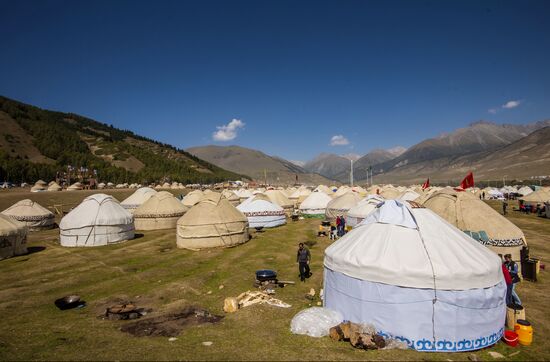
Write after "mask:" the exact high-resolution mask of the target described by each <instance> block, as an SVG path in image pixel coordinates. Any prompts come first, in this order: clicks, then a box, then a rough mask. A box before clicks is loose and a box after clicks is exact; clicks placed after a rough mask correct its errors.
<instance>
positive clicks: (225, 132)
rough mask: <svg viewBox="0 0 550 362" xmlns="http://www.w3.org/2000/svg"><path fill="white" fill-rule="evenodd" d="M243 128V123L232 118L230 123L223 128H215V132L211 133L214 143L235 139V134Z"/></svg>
mask: <svg viewBox="0 0 550 362" xmlns="http://www.w3.org/2000/svg"><path fill="white" fill-rule="evenodd" d="M243 127H244V122H243V121H241V120H240V119H236V118H233V119H232V120H231V122H229V123H228V124H225V125H223V126H217V127H216V129H217V131H216V132H214V133H212V139H213V140H214V141H221V142H227V141H231V140H234V139H235V138H237V132H238V130H239V129H240V128H243Z"/></svg>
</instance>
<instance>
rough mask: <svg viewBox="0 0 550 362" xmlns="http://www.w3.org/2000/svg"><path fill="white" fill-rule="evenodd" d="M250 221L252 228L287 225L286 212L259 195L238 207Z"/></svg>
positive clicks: (262, 195)
mask: <svg viewBox="0 0 550 362" xmlns="http://www.w3.org/2000/svg"><path fill="white" fill-rule="evenodd" d="M237 209H238V210H239V211H240V212H242V213H243V214H244V215H245V216H246V218H247V219H248V224H249V227H251V228H260V227H261V228H270V227H275V226H280V225H284V224H286V215H285V211H284V209H283V208H282V207H280V206H279V205H276V204H274V203H272V202H271V201H269V198H268V197H267V196H266V195H265V194H257V195H255V196H253V197H250V198H248V199H246V200H245V201H244V202H243V203H241V204H240V205H239V206H237Z"/></svg>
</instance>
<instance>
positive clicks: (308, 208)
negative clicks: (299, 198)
mask: <svg viewBox="0 0 550 362" xmlns="http://www.w3.org/2000/svg"><path fill="white" fill-rule="evenodd" d="M331 201H332V198H331V197H330V196H328V195H327V194H325V193H324V192H319V191H317V192H312V193H311V194H310V195H309V196H308V197H306V199H305V200H304V201H303V202H301V203H300V207H299V210H300V213H301V214H302V215H303V216H304V217H319V218H324V217H325V210H326V208H327V205H328V203H329V202H331Z"/></svg>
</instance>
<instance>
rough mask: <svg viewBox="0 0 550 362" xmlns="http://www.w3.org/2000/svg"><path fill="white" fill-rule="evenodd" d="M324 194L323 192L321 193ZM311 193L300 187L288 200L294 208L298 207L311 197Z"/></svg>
mask: <svg viewBox="0 0 550 362" xmlns="http://www.w3.org/2000/svg"><path fill="white" fill-rule="evenodd" d="M323 193H324V192H323ZM311 194H312V192H311V190H310V189H308V188H307V187H305V186H300V187H299V188H298V189H297V190H296V191H294V192H293V193H292V194H291V195H290V196H289V197H288V199H289V200H290V201H292V202H293V203H294V207H298V206H300V204H301V203H302V202H304V200H305V199H307V198H308V197H309V195H311ZM325 195H326V194H325ZM327 196H328V195H327Z"/></svg>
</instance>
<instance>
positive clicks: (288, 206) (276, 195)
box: [265, 190, 294, 213]
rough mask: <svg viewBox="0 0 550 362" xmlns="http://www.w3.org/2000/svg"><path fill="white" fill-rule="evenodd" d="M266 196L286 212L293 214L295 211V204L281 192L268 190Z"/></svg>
mask: <svg viewBox="0 0 550 362" xmlns="http://www.w3.org/2000/svg"><path fill="white" fill-rule="evenodd" d="M265 195H266V196H267V197H269V200H270V201H271V202H273V203H274V204H276V205H279V206H280V207H282V208H283V209H285V212H287V213H288V212H290V213H292V210H293V209H294V202H292V201H290V199H289V198H288V197H286V195H285V194H284V193H283V192H282V191H281V190H267V191H266V192H265Z"/></svg>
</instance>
